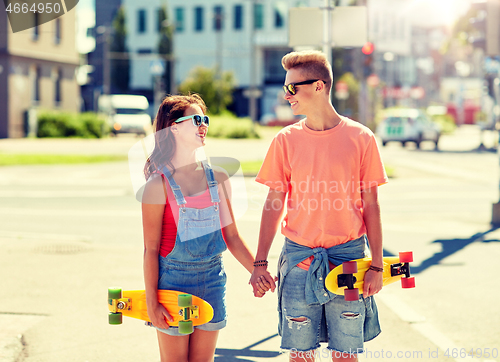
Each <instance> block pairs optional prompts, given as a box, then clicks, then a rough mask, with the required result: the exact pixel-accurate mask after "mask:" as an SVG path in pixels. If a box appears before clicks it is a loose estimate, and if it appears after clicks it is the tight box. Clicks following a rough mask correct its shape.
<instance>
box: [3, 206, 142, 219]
mask: <svg viewBox="0 0 500 362" xmlns="http://www.w3.org/2000/svg"><path fill="white" fill-rule="evenodd" d="M0 214H5V215H21V216H71V217H74V216H87V217H110V216H119V217H134V218H136V217H139V218H140V217H141V210H139V209H137V210H57V209H54V210H50V209H24V208H16V209H13V208H8V209H7V208H5V209H2V208H0Z"/></svg>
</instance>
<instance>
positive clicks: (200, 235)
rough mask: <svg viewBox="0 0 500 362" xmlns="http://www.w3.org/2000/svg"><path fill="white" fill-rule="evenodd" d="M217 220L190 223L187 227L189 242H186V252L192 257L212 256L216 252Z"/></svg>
mask: <svg viewBox="0 0 500 362" xmlns="http://www.w3.org/2000/svg"><path fill="white" fill-rule="evenodd" d="M214 229H215V218H213V219H209V220H197V221H196V222H191V221H188V222H187V225H186V230H187V232H186V236H187V240H186V241H185V242H184V244H185V248H186V252H187V253H188V254H189V255H190V256H192V257H197V258H199V257H203V256H210V255H212V253H213V252H214V250H215V246H216V240H215V234H216V233H215V232H214Z"/></svg>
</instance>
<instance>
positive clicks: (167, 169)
mask: <svg viewBox="0 0 500 362" xmlns="http://www.w3.org/2000/svg"><path fill="white" fill-rule="evenodd" d="M205 112H206V106H205V103H204V102H203V100H202V99H201V98H200V97H199V96H198V95H189V96H169V97H167V98H165V99H164V101H163V102H162V104H161V105H160V108H159V110H158V114H157V116H156V121H155V127H154V129H155V148H154V150H153V152H152V154H151V156H150V157H149V159H148V160H147V162H146V165H145V168H144V173H145V176H146V180H147V183H146V187H145V190H144V195H143V200H142V219H143V228H144V247H145V251H144V279H145V286H146V299H147V308H148V315H149V318H150V319H151V322H152V325H153V326H154V327H155V328H156V329H157V330H158V332H157V334H158V341H159V346H160V355H161V361H162V362H166V361H175V362H184V361H186V362H187V361H189V362H193V361H213V359H214V354H215V348H216V342H217V337H218V333H219V330H220V329H222V328H224V326H225V325H226V308H225V284H226V274H225V271H224V267H223V264H222V256H221V254H222V252H223V251H224V250H226V248H227V249H229V251H231V253H232V254H233V255H234V256H235V257H236V259H237V260H238V261H239V262H240V263H241V264H242V265H243V266H244V267H245V268H246V269H247V270H248V271H249V272H250V273H252V271H253V268H254V266H253V264H254V257H253V255H252V253H251V252H250V250H249V249H248V247H247V245H246V244H245V242H244V241H243V239H242V238H241V236H240V235H239V233H238V230H237V228H236V225H235V223H234V220H233V214H232V209H231V204H230V200H231V187H230V183H229V180H228V174H227V173H226V172H225V171H224V170H223V169H220V168H215V167H214V168H212V167H211V166H210V165H209V164H208V163H207V162H206V161H202V162H199V161H197V159H196V157H195V151H196V149H197V148H199V147H202V146H203V145H204V144H205V137H206V135H207V131H208V126H209V118H208V116H206V115H205ZM257 288H259V287H257ZM261 288H262V286H261ZM158 289H170V290H178V291H182V292H185V293H189V294H192V295H195V296H197V297H200V298H202V299H204V300H206V301H207V302H209V303H210V304H211V305H212V307H213V309H214V318H213V319H212V321H210V322H209V323H206V324H204V325H201V326H197V327H195V330H194V332H193V333H192V334H190V335H181V334H179V332H178V328H176V327H170V326H169V324H168V323H169V321H172V317H171V316H170V315H169V314H168V312H167V311H166V309H165V308H164V307H163V306H162V305H161V304H159V303H158V299H157V291H158ZM265 291H266V290H265V289H262V290H257V291H256V293H260V294H263V293H265Z"/></svg>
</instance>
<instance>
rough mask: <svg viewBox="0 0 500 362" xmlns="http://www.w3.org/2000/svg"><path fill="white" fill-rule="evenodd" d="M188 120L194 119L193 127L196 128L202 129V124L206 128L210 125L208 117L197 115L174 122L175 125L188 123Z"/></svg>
mask: <svg viewBox="0 0 500 362" xmlns="http://www.w3.org/2000/svg"><path fill="white" fill-rule="evenodd" d="M188 119H192V120H193V125H194V126H195V127H200V126H201V124H202V123H203V124H204V125H205V126H207V127H208V124H209V123H210V119H209V118H208V116H200V115H199V114H195V115H192V116H186V117H181V118H179V119H177V120H175V121H174V122H175V123H180V122H184V121H187V120H188Z"/></svg>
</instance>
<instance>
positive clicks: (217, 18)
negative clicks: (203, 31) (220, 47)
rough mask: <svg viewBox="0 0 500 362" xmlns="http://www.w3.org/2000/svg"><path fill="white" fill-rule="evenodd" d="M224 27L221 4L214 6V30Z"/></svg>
mask: <svg viewBox="0 0 500 362" xmlns="http://www.w3.org/2000/svg"><path fill="white" fill-rule="evenodd" d="M223 29H224V8H223V7H222V5H216V6H215V7H214V30H215V31H221V30H223Z"/></svg>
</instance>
